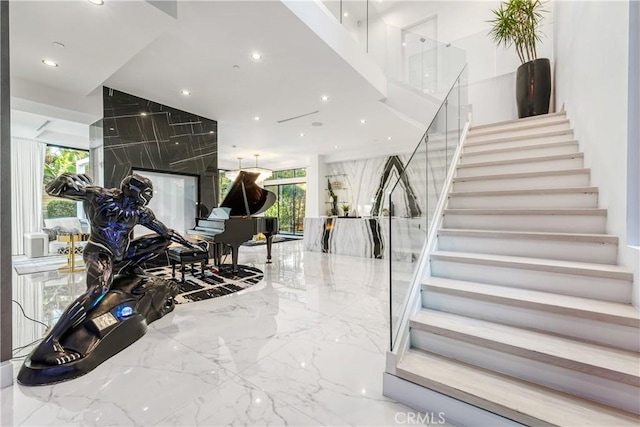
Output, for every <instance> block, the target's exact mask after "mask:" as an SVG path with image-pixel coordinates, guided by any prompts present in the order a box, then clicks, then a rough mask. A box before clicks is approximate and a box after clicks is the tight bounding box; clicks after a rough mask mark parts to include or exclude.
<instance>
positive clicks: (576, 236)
mask: <svg viewBox="0 0 640 427" xmlns="http://www.w3.org/2000/svg"><path fill="white" fill-rule="evenodd" d="M438 248H439V249H440V250H443V251H456V252H457V251H459V252H472V253H487V254H494V255H511V256H524V257H529V258H555V259H563V260H567V261H579V262H593V263H602V264H615V263H616V262H617V253H618V250H617V249H618V238H617V237H616V236H610V235H606V234H586V233H550V232H534V231H529V232H527V231H503V230H465V229H440V230H439V231H438Z"/></svg>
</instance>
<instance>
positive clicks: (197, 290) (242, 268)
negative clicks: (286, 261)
mask: <svg viewBox="0 0 640 427" xmlns="http://www.w3.org/2000/svg"><path fill="white" fill-rule="evenodd" d="M232 270H233V269H232V267H231V265H226V264H225V265H222V266H221V267H220V269H219V270H218V271H217V272H215V271H212V270H210V269H206V270H205V272H204V276H202V274H201V273H200V270H199V269H196V270H195V271H194V272H192V271H191V270H187V272H186V275H185V281H184V282H181V279H182V275H181V273H180V272H179V271H176V280H177V281H178V282H179V284H180V293H179V294H178V296H176V298H175V300H176V303H177V304H186V303H190V302H195V301H203V300H207V299H211V298H216V297H221V296H224V295H229V294H232V293H234V292H238V291H241V290H243V289H247V288H250V287H251V286H253V285H255V284H256V283H258V282H260V281H261V280H262V278H263V277H264V274H263V272H262V270H260V269H258V268H255V267H250V266H247V265H238V273H233V271H232ZM146 272H147V273H149V274H153V275H154V276H158V277H160V278H163V279H170V278H171V267H156V268H150V269H147V270H146Z"/></svg>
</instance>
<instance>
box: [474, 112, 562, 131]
mask: <svg viewBox="0 0 640 427" xmlns="http://www.w3.org/2000/svg"><path fill="white" fill-rule="evenodd" d="M566 115H567V113H566V112H565V111H556V112H554V113H547V114H539V115H536V116H531V117H525V118H521V119H512V120H503V121H500V122H495V123H483V124H481V125H476V126H471V127H470V128H469V129H470V130H472V129H485V128H490V127H493V126H505V125H509V124H516V123H535V122H545V121H548V120H553V118H554V117H561V116H565V117H566Z"/></svg>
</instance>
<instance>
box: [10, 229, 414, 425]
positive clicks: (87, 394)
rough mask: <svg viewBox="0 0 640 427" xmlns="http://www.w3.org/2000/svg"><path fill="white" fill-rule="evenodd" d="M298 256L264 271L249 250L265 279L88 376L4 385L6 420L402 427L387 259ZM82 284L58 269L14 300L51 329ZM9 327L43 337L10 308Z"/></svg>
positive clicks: (246, 260)
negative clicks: (390, 388) (391, 350)
mask: <svg viewBox="0 0 640 427" xmlns="http://www.w3.org/2000/svg"><path fill="white" fill-rule="evenodd" d="M302 248H303V242H302V241H291V242H284V243H279V244H276V245H274V248H273V249H274V262H273V264H270V265H268V264H265V263H264V259H265V247H264V246H256V247H247V248H245V247H243V248H242V249H241V255H240V256H241V258H240V262H241V263H243V264H248V265H254V266H256V267H258V268H260V269H263V270H264V272H265V279H264V281H263V282H262V283H259V284H257V285H255V286H254V287H252V288H250V289H248V290H246V291H242V292H241V293H237V294H233V295H230V296H225V297H221V298H216V299H213V300H207V301H201V302H197V303H190V304H183V305H179V306H177V307H176V309H175V311H174V312H173V313H171V314H169V315H167V316H166V317H164V318H163V319H160V320H158V321H157V322H155V323H153V324H151V325H150V327H149V331H148V332H147V334H146V335H145V336H144V337H142V338H141V339H140V340H139V341H138V342H136V343H135V344H133V345H132V346H131V347H129V348H127V349H125V350H124V351H122V352H121V353H119V354H117V355H116V356H114V357H113V358H111V359H109V360H108V361H106V362H105V363H103V364H102V365H101V366H99V367H98V368H96V369H95V370H94V371H92V372H91V373H89V374H88V375H86V376H84V377H80V378H78V379H75V380H72V381H69V382H65V383H61V384H57V385H53V386H42V387H24V386H20V385H14V386H12V387H9V388H6V389H3V390H2V391H1V397H2V406H1V410H2V413H1V419H0V421H1V422H0V424H1V425H3V426H5V425H7V426H8V425H30V426H33V425H37V426H45V425H64V426H70V425H104V426H120V425H124V426H130V425H141V426H152V425H176V426H195V425H203V426H218V425H251V426H262V425H293V426H313V425H336V426H342V425H357V426H369V425H371V426H374V425H375V426H387V425H396V424H398V423H402V422H404V423H406V420H407V414H408V413H413V412H414V411H413V410H411V409H409V408H407V407H405V406H403V405H401V404H399V403H396V402H394V401H392V400H390V399H387V398H386V397H384V396H382V373H383V371H384V362H385V351H386V348H387V346H388V340H389V332H388V331H389V326H388V322H389V320H388V319H389V312H388V311H389V295H388V292H389V291H388V286H389V285H388V282H387V274H388V262H387V261H385V260H375V259H365V258H355V257H347V256H340V255H328V254H322V253H316V252H304V251H303V249H302ZM83 280H84V274H83V273H76V274H73V275H69V274H61V273H58V272H56V271H50V272H43V273H34V274H30V275H22V276H14V298H15V299H16V300H18V301H20V302H21V303H22V304H23V306H24V309H25V312H26V313H27V314H28V315H30V316H32V317H35V318H36V319H38V320H41V321H43V322H44V323H47V324H50V323H52V322H53V321H55V320H56V318H57V316H59V315H60V312H61V309H63V308H64V306H65V305H66V304H67V303H68V302H69V301H71V300H72V299H73V298H74V297H75V296H76V295H77V294H78V293H79V292H82V290H83V288H84V283H83ZM14 325H15V329H16V333H15V334H14V341H15V342H14V347H18V346H22V345H25V344H28V343H29V342H31V341H33V340H34V339H37V338H38V337H39V336H41V335H42V332H43V331H44V327H43V326H41V325H39V324H37V323H35V322H32V321H30V320H28V319H26V318H24V316H22V314H21V313H20V310H19V308H17V307H16V306H15V305H14ZM28 350H29V347H27V348H25V350H23V352H22V354H24V352H27V351H28ZM20 363H21V359H19V360H16V361H15V362H14V364H15V366H14V368H15V369H14V370H15V372H17V370H18V368H19V366H20Z"/></svg>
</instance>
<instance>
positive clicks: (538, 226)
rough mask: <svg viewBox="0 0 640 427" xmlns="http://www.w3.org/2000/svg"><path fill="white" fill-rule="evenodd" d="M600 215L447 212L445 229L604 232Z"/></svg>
mask: <svg viewBox="0 0 640 427" xmlns="http://www.w3.org/2000/svg"><path fill="white" fill-rule="evenodd" d="M605 223H606V217H605V216H600V215H465V214H461V215H446V214H445V216H444V221H443V227H444V228H462V229H471V230H474V229H477V230H504V231H549V232H556V233H588V234H604V232H605V226H606V225H605Z"/></svg>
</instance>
